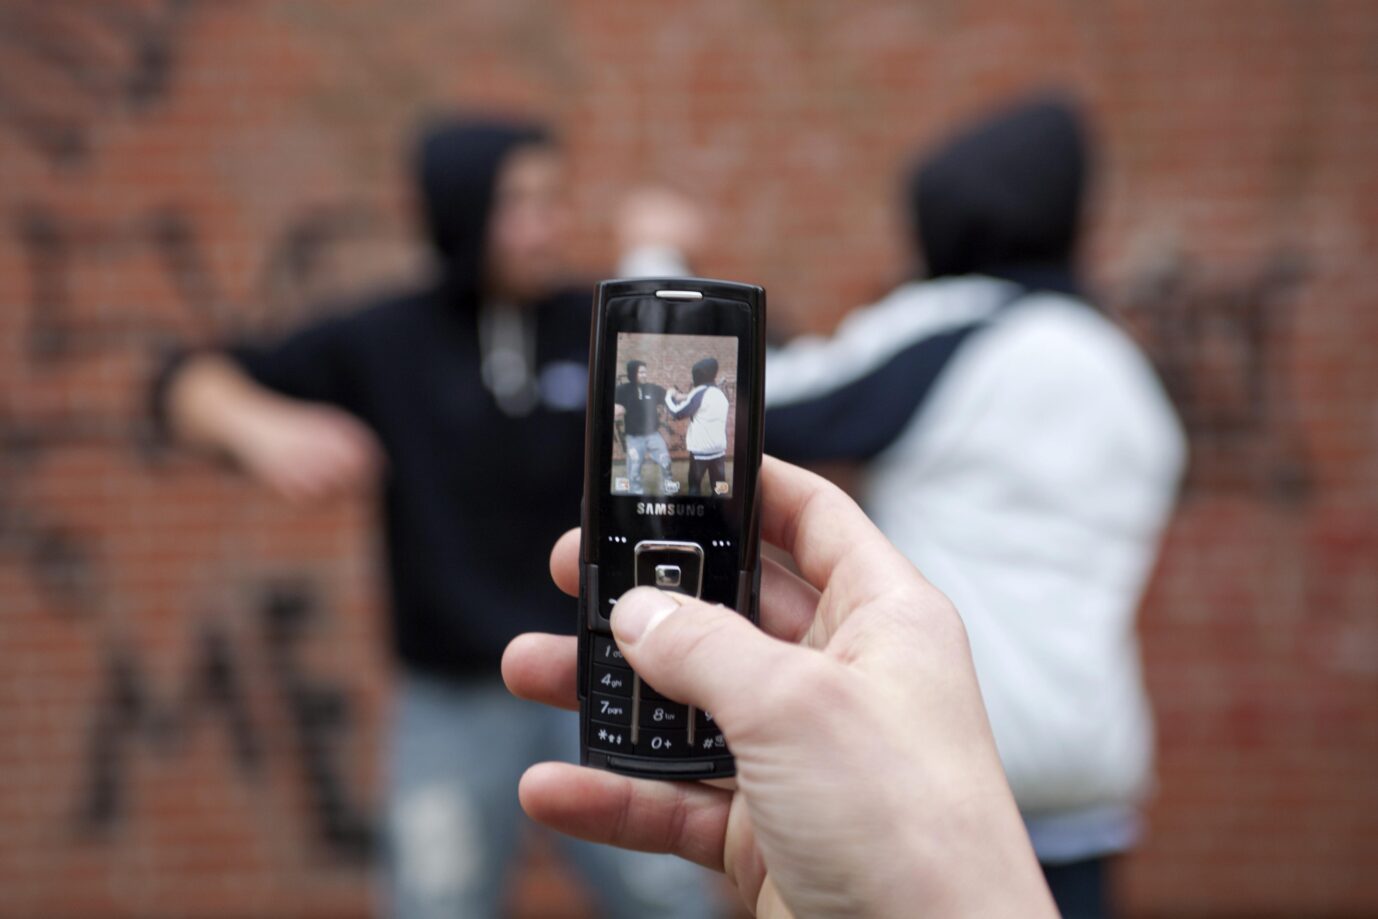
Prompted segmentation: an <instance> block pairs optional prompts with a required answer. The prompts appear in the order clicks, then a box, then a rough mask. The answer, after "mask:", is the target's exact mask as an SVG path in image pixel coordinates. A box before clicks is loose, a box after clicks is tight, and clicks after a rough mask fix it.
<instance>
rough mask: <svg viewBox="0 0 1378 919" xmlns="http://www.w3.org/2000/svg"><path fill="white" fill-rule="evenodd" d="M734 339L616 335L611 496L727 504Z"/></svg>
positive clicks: (734, 386) (734, 378) (733, 400)
mask: <svg viewBox="0 0 1378 919" xmlns="http://www.w3.org/2000/svg"><path fill="white" fill-rule="evenodd" d="M737 345H738V342H737V339H736V338H735V337H734V336H730V335H661V334H651V333H641V332H619V333H618V335H617V366H618V375H617V386H616V389H615V391H614V395H613V424H612V432H613V434H612V436H613V445H612V493H613V494H614V495H656V496H666V497H668V496H675V495H677V496H681V497H683V496H689V497H716V498H729V497H731V495H732V466H733V459H734V449H735V444H734V442H733V441H734V439H735V437H734V432H735V428H736V411H737V398H736V395H737Z"/></svg>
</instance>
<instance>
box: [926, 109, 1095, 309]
mask: <svg viewBox="0 0 1378 919" xmlns="http://www.w3.org/2000/svg"><path fill="white" fill-rule="evenodd" d="M1087 159H1088V154H1087V147H1086V138H1085V132H1084V129H1083V125H1082V121H1081V117H1080V114H1079V112H1078V110H1077V109H1076V108H1075V106H1074V105H1073V104H1072V103H1070V102H1069V101H1067V100H1065V99H1062V98H1058V97H1055V96H1041V97H1038V98H1035V99H1031V100H1028V101H1025V102H1022V103H1019V104H1016V105H1014V106H1012V107H1010V108H1008V109H1005V110H1003V111H1001V112H999V113H997V114H995V115H992V116H990V117H987V118H985V119H982V120H980V121H978V122H976V123H974V124H971V125H968V126H967V127H966V128H965V129H963V130H961V131H959V132H958V133H957V134H956V135H955V136H954V137H952V138H951V139H949V140H948V141H947V142H946V143H945V144H943V145H942V146H941V147H939V148H938V149H937V151H936V152H932V153H930V154H928V155H927V156H925V157H924V158H923V159H921V161H920V162H919V164H918V165H917V166H916V167H915V169H914V170H913V171H912V173H911V175H910V178H909V189H908V191H909V205H910V209H911V216H912V219H913V227H914V230H915V233H916V238H917V244H918V249H919V252H920V254H921V255H922V257H923V260H924V264H925V265H926V266H927V274H928V276H929V277H931V278H941V277H948V276H953V275H965V274H986V275H991V276H994V277H1000V278H1007V279H1009V280H1013V281H1017V282H1019V283H1022V284H1024V285H1026V286H1028V287H1031V288H1037V289H1045V290H1057V291H1061V292H1064V293H1072V294H1075V293H1076V292H1077V288H1078V285H1077V283H1076V275H1075V254H1076V245H1077V237H1078V233H1079V229H1080V224H1081V209H1082V197H1083V190H1084V186H1085V184H1086V177H1087V171H1088V164H1087Z"/></svg>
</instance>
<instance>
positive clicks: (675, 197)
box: [614, 186, 707, 262]
mask: <svg viewBox="0 0 1378 919" xmlns="http://www.w3.org/2000/svg"><path fill="white" fill-rule="evenodd" d="M614 231H615V232H616V234H617V244H618V246H619V250H620V251H622V252H630V251H632V250H633V249H637V248H641V247H656V248H665V249H673V250H674V251H676V252H678V253H679V254H680V255H681V256H683V257H684V258H686V259H687V260H689V261H691V262H692V261H693V257H694V256H695V255H697V254H698V253H699V250H700V249H701V248H702V247H703V243H704V240H705V239H706V237H707V220H706V218H705V217H704V213H703V210H702V209H701V208H700V207H699V205H698V204H696V203H695V202H694V200H693V199H692V198H690V197H688V196H687V195H683V194H680V193H679V192H677V191H675V190H673V189H671V188H666V187H664V186H647V187H644V188H639V189H637V190H635V191H633V192H631V193H629V194H628V195H627V196H626V197H625V198H623V199H622V203H621V204H620V205H619V207H618V208H617V213H616V215H615V217H614Z"/></svg>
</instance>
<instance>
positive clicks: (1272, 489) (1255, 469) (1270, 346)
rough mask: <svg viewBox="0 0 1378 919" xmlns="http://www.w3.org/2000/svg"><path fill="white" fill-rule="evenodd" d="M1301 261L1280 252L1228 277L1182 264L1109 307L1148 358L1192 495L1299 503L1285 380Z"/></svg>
mask: <svg viewBox="0 0 1378 919" xmlns="http://www.w3.org/2000/svg"><path fill="white" fill-rule="evenodd" d="M1306 275H1307V271H1306V260H1305V258H1304V257H1303V256H1302V255H1301V254H1300V253H1299V252H1295V251H1283V252H1279V253H1275V254H1273V255H1271V256H1270V257H1267V258H1265V259H1262V260H1261V261H1260V262H1259V263H1257V264H1256V265H1253V266H1251V267H1249V268H1247V269H1243V270H1236V271H1233V272H1222V271H1220V270H1218V269H1215V270H1212V269H1208V268H1207V267H1206V266H1205V265H1203V264H1200V263H1198V262H1196V261H1193V260H1192V259H1190V258H1187V257H1185V256H1181V255H1177V256H1173V257H1171V258H1169V259H1165V260H1164V261H1163V262H1162V263H1161V264H1160V265H1159V266H1158V267H1157V268H1155V269H1153V270H1149V271H1145V272H1142V273H1141V274H1139V275H1138V276H1137V277H1136V278H1134V279H1133V280H1131V281H1130V283H1128V284H1127V285H1125V287H1124V288H1123V289H1122V290H1121V291H1120V292H1119V295H1118V296H1117V297H1115V298H1113V301H1112V302H1113V303H1114V308H1115V310H1116V312H1117V313H1118V314H1119V315H1120V316H1121V318H1123V319H1124V320H1125V321H1126V322H1127V323H1128V324H1129V325H1130V326H1131V327H1132V328H1133V329H1134V331H1135V332H1136V334H1137V336H1138V337H1139V339H1140V340H1141V341H1142V342H1143V343H1144V344H1145V346H1146V347H1147V348H1148V350H1149V353H1150V354H1151V356H1152V357H1153V359H1154V362H1155V363H1156V365H1157V367H1158V370H1159V372H1160V373H1161V374H1162V377H1163V381H1164V383H1165V385H1166V386H1167V389H1168V392H1169V393H1170V394H1171V396H1172V398H1173V401H1174V403H1175V404H1176V405H1177V408H1178V411H1180V412H1181V415H1182V421H1183V424H1184V425H1185V426H1186V429H1187V433H1188V436H1189V437H1190V440H1191V449H1192V462H1191V473H1190V476H1189V478H1188V483H1187V485H1188V489H1189V490H1190V491H1195V492H1216V493H1222V492H1223V493H1246V494H1251V495H1255V496H1258V497H1261V498H1264V499H1267V500H1275V501H1282V502H1288V503H1291V502H1296V501H1299V500H1303V499H1304V498H1305V497H1306V496H1307V494H1308V493H1309V490H1310V485H1311V476H1310V473H1309V470H1308V465H1307V460H1306V451H1305V449H1304V445H1303V442H1302V438H1301V430H1300V426H1299V423H1298V417H1297V409H1296V405H1295V403H1294V402H1293V399H1292V397H1291V394H1290V388H1289V377H1288V375H1287V368H1288V362H1287V348H1288V346H1289V343H1290V342H1291V341H1292V340H1293V329H1292V325H1291V323H1292V318H1293V315H1294V311H1295V307H1296V304H1297V301H1298V298H1299V295H1300V293H1301V291H1302V289H1303V282H1304V281H1305V279H1306Z"/></svg>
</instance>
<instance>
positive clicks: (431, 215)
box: [415, 118, 551, 298]
mask: <svg viewBox="0 0 1378 919" xmlns="http://www.w3.org/2000/svg"><path fill="white" fill-rule="evenodd" d="M550 142H551V140H550V137H549V135H548V134H547V132H546V130H545V129H544V128H543V127H541V126H540V125H537V124H534V123H528V122H522V121H513V120H502V119H496V118H448V119H443V120H436V121H433V122H431V123H429V124H428V125H426V126H425V127H424V129H423V130H422V132H421V135H420V139H419V141H418V143H417V148H416V157H415V168H416V177H417V184H418V185H419V186H420V192H421V210H422V219H423V221H424V226H425V230H426V233H427V236H428V237H429V239H430V242H431V245H433V246H434V247H435V250H436V252H437V254H439V256H440V258H441V261H442V263H443V264H444V270H445V275H446V281H447V283H449V284H450V285H452V286H453V287H454V288H456V292H457V293H459V294H461V295H467V297H468V298H472V297H476V296H477V294H478V293H479V291H480V289H481V287H482V280H483V263H484V245H485V242H486V239H487V235H488V218H489V214H490V212H491V211H492V205H493V189H494V185H495V184H496V182H497V178H498V172H499V170H500V169H501V168H502V163H503V160H504V159H505V158H506V157H507V155H508V154H510V153H511V152H512V151H513V150H514V149H516V148H517V147H521V146H525V145H528V144H547V143H550Z"/></svg>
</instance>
